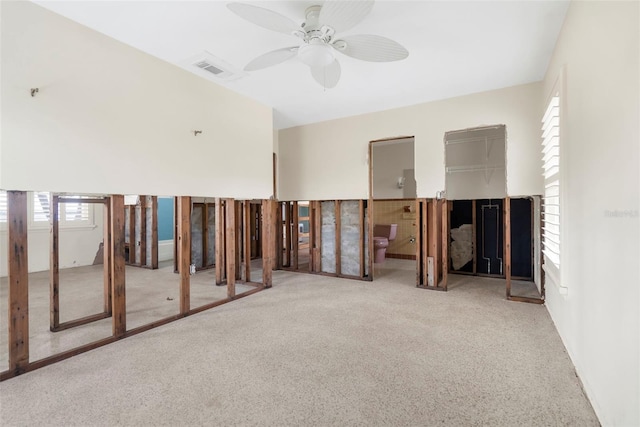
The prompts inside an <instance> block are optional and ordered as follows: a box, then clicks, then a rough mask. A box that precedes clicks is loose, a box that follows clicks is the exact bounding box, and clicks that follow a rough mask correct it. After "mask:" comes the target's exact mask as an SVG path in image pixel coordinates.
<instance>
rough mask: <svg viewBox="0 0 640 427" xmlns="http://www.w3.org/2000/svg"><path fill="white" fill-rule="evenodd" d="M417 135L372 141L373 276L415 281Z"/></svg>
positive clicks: (409, 283) (408, 282) (401, 281)
mask: <svg viewBox="0 0 640 427" xmlns="http://www.w3.org/2000/svg"><path fill="white" fill-rule="evenodd" d="M414 144H415V140H414V138H413V137H406V138H398V139H392V140H385V141H376V142H373V143H372V145H371V185H372V188H371V191H372V196H373V197H372V198H373V224H374V226H373V240H374V264H373V266H374V268H373V270H374V271H373V278H374V280H376V279H381V278H385V279H393V280H394V281H397V282H399V283H403V284H408V285H415V271H416V235H415V233H416V208H415V205H416V197H417V195H416V180H415V169H414Z"/></svg>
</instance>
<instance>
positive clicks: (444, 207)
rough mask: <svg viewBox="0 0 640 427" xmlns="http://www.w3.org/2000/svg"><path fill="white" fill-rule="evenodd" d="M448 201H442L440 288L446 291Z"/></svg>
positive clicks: (447, 270) (447, 271)
mask: <svg viewBox="0 0 640 427" xmlns="http://www.w3.org/2000/svg"><path fill="white" fill-rule="evenodd" d="M449 209H450V205H449V201H447V200H443V201H442V288H443V289H444V290H445V291H446V290H447V279H448V273H449Z"/></svg>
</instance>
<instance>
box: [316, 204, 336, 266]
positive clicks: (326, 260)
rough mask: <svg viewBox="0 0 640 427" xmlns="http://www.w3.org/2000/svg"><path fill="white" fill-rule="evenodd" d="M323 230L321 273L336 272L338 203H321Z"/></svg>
mask: <svg viewBox="0 0 640 427" xmlns="http://www.w3.org/2000/svg"><path fill="white" fill-rule="evenodd" d="M320 217H321V221H322V229H321V239H320V240H321V247H322V250H321V254H322V263H321V271H322V272H323V273H335V272H336V202H333V201H327V202H320Z"/></svg>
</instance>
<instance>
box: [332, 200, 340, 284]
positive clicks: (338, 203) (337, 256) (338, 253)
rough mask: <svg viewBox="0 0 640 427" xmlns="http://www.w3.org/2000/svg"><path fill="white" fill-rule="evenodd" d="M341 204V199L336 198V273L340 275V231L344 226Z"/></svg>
mask: <svg viewBox="0 0 640 427" xmlns="http://www.w3.org/2000/svg"><path fill="white" fill-rule="evenodd" d="M340 206H341V202H340V200H335V201H334V215H335V221H334V227H335V233H334V234H335V242H336V243H335V246H336V275H337V276H340V275H342V247H341V243H342V242H341V239H340V234H341V233H340V232H341V228H342V225H341V224H342V221H341V219H342V218H340V214H341V212H340Z"/></svg>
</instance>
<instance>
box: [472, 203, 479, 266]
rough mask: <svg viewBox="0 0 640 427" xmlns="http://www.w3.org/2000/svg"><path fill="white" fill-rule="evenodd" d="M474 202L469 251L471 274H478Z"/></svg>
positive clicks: (473, 204)
mask: <svg viewBox="0 0 640 427" xmlns="http://www.w3.org/2000/svg"><path fill="white" fill-rule="evenodd" d="M477 221H478V219H477V215H476V200H475V199H473V200H472V201H471V250H472V251H473V274H477V273H478V236H477V234H478V233H477V232H476V226H477Z"/></svg>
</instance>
